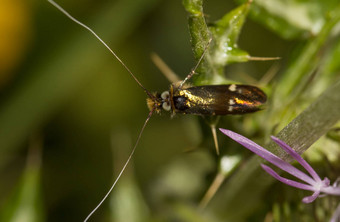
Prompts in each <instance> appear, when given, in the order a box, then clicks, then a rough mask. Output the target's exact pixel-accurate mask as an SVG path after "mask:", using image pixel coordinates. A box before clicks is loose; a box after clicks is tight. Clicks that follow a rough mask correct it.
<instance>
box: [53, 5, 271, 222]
mask: <svg viewBox="0 0 340 222" xmlns="http://www.w3.org/2000/svg"><path fill="white" fill-rule="evenodd" d="M48 2H49V3H51V4H52V5H53V6H55V7H56V8H57V9H58V10H59V11H61V12H62V13H63V14H64V15H66V16H67V17H68V18H69V19H71V20H72V21H74V22H75V23H77V24H78V25H80V26H82V27H83V28H85V29H87V30H88V31H89V32H91V33H92V34H93V35H94V36H95V37H96V38H97V39H98V40H99V41H100V42H101V43H102V44H103V45H104V46H105V47H106V48H107V49H108V50H109V51H110V52H111V53H112V54H113V56H114V57H115V58H116V59H117V60H118V61H119V62H120V63H121V64H122V65H123V66H124V68H125V69H126V70H127V71H128V73H129V74H130V75H131V77H132V78H133V79H134V80H135V81H136V82H137V84H138V85H139V86H140V87H141V88H142V89H143V90H144V91H145V93H146V94H147V96H148V98H147V106H148V108H149V110H150V112H149V115H148V117H147V118H146V120H145V122H144V125H143V127H142V129H141V131H140V132H139V135H138V138H137V141H136V143H135V145H134V147H133V149H132V151H131V153H130V155H129V157H128V159H127V161H126V162H125V164H124V166H123V168H122V169H121V171H120V173H119V174H118V176H117V178H116V180H115V181H114V183H113V185H112V186H111V188H110V190H109V191H108V192H107V194H106V195H105V196H104V198H103V199H102V200H101V202H100V203H99V204H98V205H97V206H96V207H95V208H94V209H93V210H92V211H91V213H90V214H89V215H88V216H87V217H86V219H85V220H84V221H87V220H88V219H89V218H90V217H91V216H92V214H93V213H94V212H95V211H96V210H97V209H98V208H99V207H100V206H101V204H102V203H103V202H104V201H105V199H106V198H107V197H108V195H109V194H110V193H111V191H112V190H113V188H114V187H115V185H116V183H117V182H118V180H119V179H120V177H121V175H122V174H123V172H124V170H125V168H126V166H127V165H128V163H129V162H130V160H131V158H132V156H133V154H134V152H135V150H136V147H137V145H138V143H139V140H140V138H141V135H142V133H143V131H144V128H145V126H146V125H147V123H148V121H149V119H150V118H151V116H152V114H153V113H154V112H156V113H160V112H162V111H166V112H170V113H171V115H172V116H173V115H175V114H192V115H201V116H219V115H230V114H246V113H252V112H256V111H258V110H260V109H261V107H262V105H263V104H264V103H265V102H266V100H267V96H266V94H265V93H264V92H263V91H262V90H261V89H259V88H258V87H256V86H251V85H238V84H229V85H202V86H188V85H187V84H186V82H187V81H188V80H189V79H190V78H191V77H192V76H193V75H194V74H195V71H196V69H197V67H198V66H199V64H200V63H201V61H202V59H203V58H204V54H205V53H206V51H207V49H208V46H209V44H210V42H211V40H210V41H209V43H208V44H207V46H206V48H205V50H204V51H203V53H202V55H201V57H200V59H199V61H198V63H197V64H196V66H195V67H194V68H193V69H192V71H191V72H190V73H189V75H188V76H187V77H186V78H185V79H184V80H183V81H180V82H177V83H172V84H171V85H170V88H169V90H167V91H164V92H162V93H151V92H150V91H149V90H147V89H146V88H145V87H144V86H143V85H142V84H141V83H140V81H139V80H138V79H137V78H136V77H135V75H134V74H133V73H132V72H131V71H130V69H129V68H128V67H127V66H126V65H125V63H124V62H123V61H122V60H121V59H120V58H119V57H118V56H117V55H116V53H115V52H113V50H112V49H111V48H110V47H109V46H108V45H107V44H106V43H105V42H104V41H103V40H102V39H101V38H100V37H99V36H98V35H97V34H96V33H95V32H94V31H93V30H92V29H91V28H89V27H88V26H86V25H85V24H83V23H81V22H80V21H78V20H77V19H75V18H74V17H73V16H71V15H70V14H69V13H68V12H67V11H65V10H64V9H63V8H62V7H61V6H59V5H58V4H57V3H55V2H54V1H53V0H48ZM156 65H157V64H156ZM213 135H214V141H215V146H216V148H217V139H216V131H215V133H214V130H213ZM217 151H218V149H217Z"/></svg>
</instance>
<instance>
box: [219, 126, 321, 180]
mask: <svg viewBox="0 0 340 222" xmlns="http://www.w3.org/2000/svg"><path fill="white" fill-rule="evenodd" d="M220 131H221V132H222V133H224V134H225V135H227V136H229V137H230V138H231V139H233V140H235V141H236V142H238V143H239V144H241V145H242V146H244V147H245V148H247V149H249V150H250V151H252V152H253V153H255V154H257V155H258V156H260V157H262V158H263V159H265V160H267V161H268V162H270V163H272V164H274V165H275V166H277V167H278V168H280V169H282V170H284V171H286V172H287V173H289V174H291V175H293V176H295V177H296V178H299V179H300V180H303V181H305V182H306V183H309V184H310V185H315V184H316V182H315V181H314V180H313V178H311V177H310V176H308V175H307V174H305V173H304V172H302V171H301V170H299V169H297V168H295V167H293V166H292V165H290V164H289V163H287V162H285V161H283V160H282V159H281V158H279V157H278V156H276V155H274V154H273V153H271V152H269V151H268V150H266V149H265V148H263V147H261V146H260V145H258V144H256V143H254V142H253V141H251V140H249V139H248V138H246V137H244V136H242V135H240V134H237V133H235V132H232V131H230V130H227V129H222V128H220Z"/></svg>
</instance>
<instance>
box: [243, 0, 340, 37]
mask: <svg viewBox="0 0 340 222" xmlns="http://www.w3.org/2000/svg"><path fill="white" fill-rule="evenodd" d="M239 2H244V1H239ZM338 4H339V1H338V0H328V1H319V0H311V1H301V0H271V1H267V0H256V1H254V2H253V5H252V7H251V13H250V14H251V16H252V18H254V19H255V20H257V21H259V22H261V23H262V24H264V25H266V26H267V27H268V28H270V29H271V30H273V31H274V32H276V33H277V34H279V35H280V36H281V37H283V38H286V39H295V38H306V37H308V36H311V35H317V34H318V33H319V32H320V31H321V28H322V26H323V24H324V23H325V22H326V15H327V13H328V11H330V10H332V9H333V8H334V7H336V6H337V5H338Z"/></svg>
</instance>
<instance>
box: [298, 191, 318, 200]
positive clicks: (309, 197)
mask: <svg viewBox="0 0 340 222" xmlns="http://www.w3.org/2000/svg"><path fill="white" fill-rule="evenodd" d="M319 195H320V190H316V191H315V192H314V193H313V195H312V196H308V197H304V198H303V199H302V202H304V203H311V202H313V201H314V200H315V199H316V198H318V196H319Z"/></svg>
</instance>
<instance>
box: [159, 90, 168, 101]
mask: <svg viewBox="0 0 340 222" xmlns="http://www.w3.org/2000/svg"><path fill="white" fill-rule="evenodd" d="M169 97H170V94H169V91H164V92H162V94H161V98H162V99H163V100H165V99H167V98H169Z"/></svg>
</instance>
